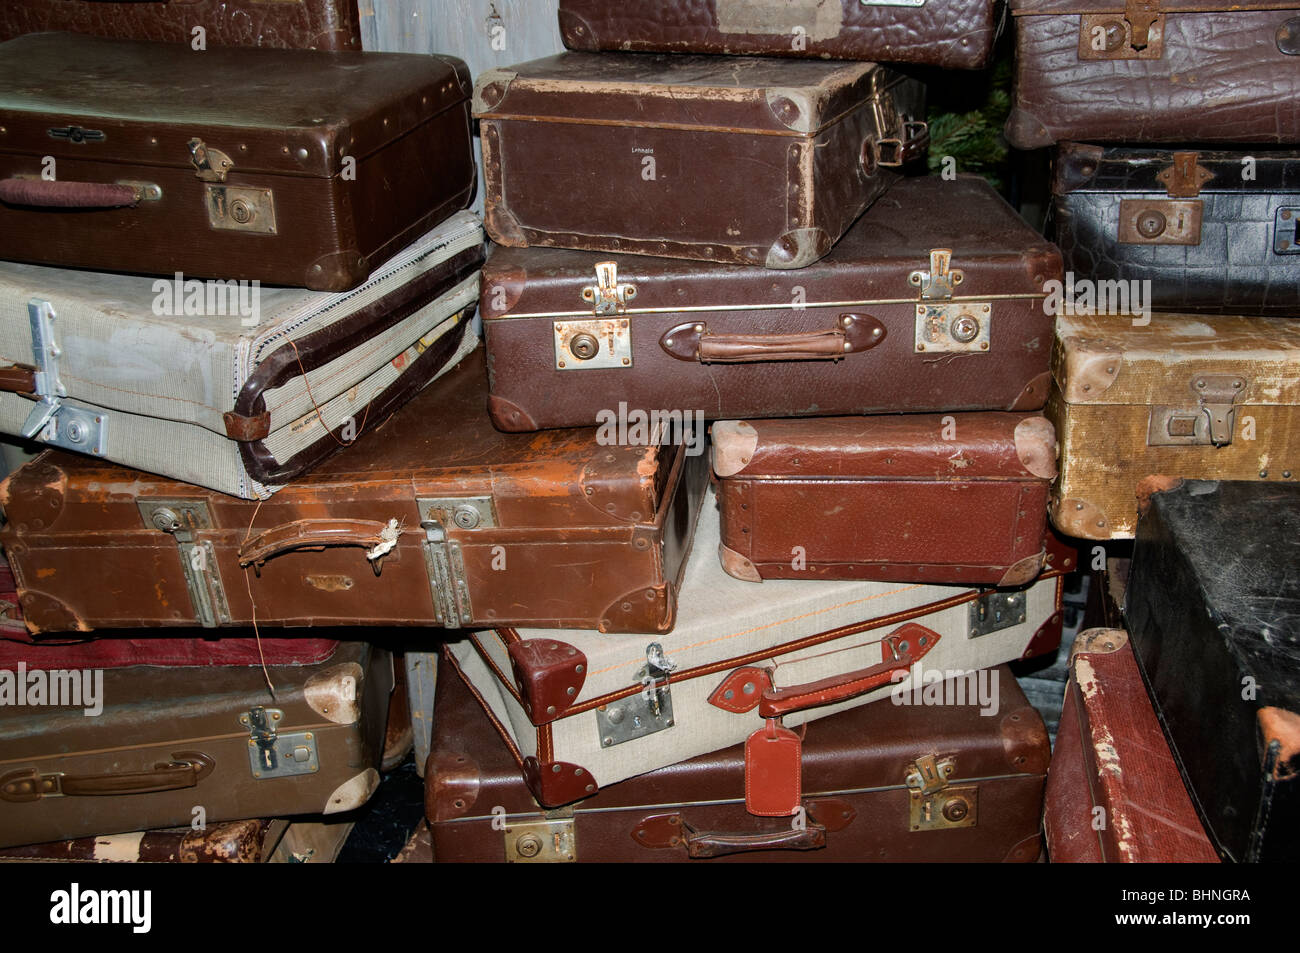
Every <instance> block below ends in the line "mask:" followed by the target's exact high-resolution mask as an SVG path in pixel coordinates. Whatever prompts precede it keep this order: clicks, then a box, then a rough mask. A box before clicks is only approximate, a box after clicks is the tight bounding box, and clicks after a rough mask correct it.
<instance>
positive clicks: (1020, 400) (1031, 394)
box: [1007, 371, 1052, 411]
mask: <svg viewBox="0 0 1300 953" xmlns="http://www.w3.org/2000/svg"><path fill="white" fill-rule="evenodd" d="M1051 386H1052V375H1051V373H1050V372H1049V371H1043V372H1042V373H1041V374H1035V375H1034V376H1033V377H1032V378H1030V380H1029V383H1027V384H1026V385H1025V386H1024V389H1023V390H1021V391H1020V393H1019V394H1017V395H1016V399H1015V400H1014V401H1012V403H1011V406H1010V407H1008V408H1007V410H1013V411H1015V410H1039V409H1041V408H1042V406H1043V405H1044V404H1045V403H1047V392H1048V390H1050V389H1051Z"/></svg>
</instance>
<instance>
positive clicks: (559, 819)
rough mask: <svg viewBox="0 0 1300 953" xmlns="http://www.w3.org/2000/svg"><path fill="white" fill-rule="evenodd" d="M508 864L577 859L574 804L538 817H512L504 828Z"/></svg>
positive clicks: (566, 861) (568, 861)
mask: <svg viewBox="0 0 1300 953" xmlns="http://www.w3.org/2000/svg"><path fill="white" fill-rule="evenodd" d="M505 846H506V863H507V864H567V863H572V862H574V861H576V860H577V859H578V843H577V838H576V835H575V832H574V825H573V808H571V807H569V808H563V809H561V810H558V811H547V812H546V817H545V818H544V819H543V820H540V821H511V822H510V823H508V824H507V825H506V828H505Z"/></svg>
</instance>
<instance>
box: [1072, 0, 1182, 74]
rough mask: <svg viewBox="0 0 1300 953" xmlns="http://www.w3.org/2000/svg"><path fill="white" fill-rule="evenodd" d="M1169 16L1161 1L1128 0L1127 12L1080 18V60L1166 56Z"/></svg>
mask: <svg viewBox="0 0 1300 953" xmlns="http://www.w3.org/2000/svg"><path fill="white" fill-rule="evenodd" d="M1164 38H1165V19H1164V16H1163V14H1161V12H1160V2H1159V0H1125V4H1124V12H1123V13H1122V14H1116V13H1085V14H1083V15H1081V16H1080V17H1079V48H1078V53H1079V59H1081V60H1158V59H1160V58H1161V57H1162V56H1164Z"/></svg>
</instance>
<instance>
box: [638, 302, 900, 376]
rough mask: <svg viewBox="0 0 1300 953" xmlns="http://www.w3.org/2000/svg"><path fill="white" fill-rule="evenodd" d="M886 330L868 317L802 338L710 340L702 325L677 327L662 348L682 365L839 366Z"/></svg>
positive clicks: (845, 319) (843, 318) (851, 317)
mask: <svg viewBox="0 0 1300 953" xmlns="http://www.w3.org/2000/svg"><path fill="white" fill-rule="evenodd" d="M884 339H885V326H884V325H883V324H881V323H880V322H879V321H878V320H876V318H874V317H872V316H871V315H869V314H841V315H840V316H839V318H838V319H837V320H836V322H835V327H833V328H831V329H829V330H827V331H812V332H808V333H804V334H710V333H709V326H708V325H707V324H705V323H704V322H703V321H691V322H689V323H687V324H679V325H677V326H676V327H675V328H672V329H671V330H669V331H667V332H666V333H665V334H664V336H663V337H661V338H660V339H659V346H660V347H662V348H663V349H664V350H665V351H667V352H668V353H669V354H670V355H672V356H673V357H675V358H677V360H679V361H698V362H699V363H701V364H741V363H749V362H756V361H838V360H840V358H842V357H844V355H845V354H855V353H857V352H858V351H865V350H867V349H868V348H873V347H875V346H876V345H877V344H879V343H880V342H881V341H883V340H884Z"/></svg>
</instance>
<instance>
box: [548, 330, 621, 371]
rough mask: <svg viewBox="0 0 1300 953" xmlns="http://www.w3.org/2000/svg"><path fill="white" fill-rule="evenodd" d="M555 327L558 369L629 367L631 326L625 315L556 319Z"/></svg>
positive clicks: (581, 369) (556, 363) (556, 366)
mask: <svg viewBox="0 0 1300 953" xmlns="http://www.w3.org/2000/svg"><path fill="white" fill-rule="evenodd" d="M554 327H555V369H556V370H557V371H565V370H568V371H587V370H593V369H595V368H599V367H631V366H632V329H631V327H629V322H628V319H627V318H604V319H600V318H597V319H591V320H584V321H556V322H554Z"/></svg>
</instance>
